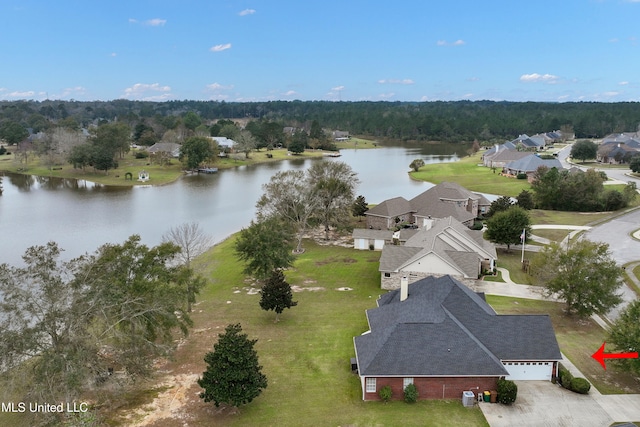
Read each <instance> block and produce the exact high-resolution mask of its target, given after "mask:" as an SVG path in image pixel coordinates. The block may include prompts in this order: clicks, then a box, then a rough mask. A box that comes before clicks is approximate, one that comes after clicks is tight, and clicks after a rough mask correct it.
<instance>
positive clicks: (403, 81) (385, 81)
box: [378, 79, 415, 85]
mask: <svg viewBox="0 0 640 427" xmlns="http://www.w3.org/2000/svg"><path fill="white" fill-rule="evenodd" d="M378 83H380V84H398V85H412V84H414V83H415V82H414V81H413V80H411V79H381V80H378Z"/></svg>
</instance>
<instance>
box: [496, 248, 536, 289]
mask: <svg viewBox="0 0 640 427" xmlns="http://www.w3.org/2000/svg"><path fill="white" fill-rule="evenodd" d="M496 251H497V252H498V263H497V264H498V267H502V268H506V269H507V270H509V276H510V277H511V280H513V281H514V282H515V283H519V284H521V285H534V284H535V283H534V278H533V277H532V276H530V275H529V274H527V273H526V272H524V271H522V261H521V260H522V251H521V250H518V248H511V251H510V252H507V251H506V250H505V249H500V248H498V249H496ZM535 255H536V252H529V251H527V250H526V248H525V251H524V259H528V260H531V259H533V257H534V256H535Z"/></svg>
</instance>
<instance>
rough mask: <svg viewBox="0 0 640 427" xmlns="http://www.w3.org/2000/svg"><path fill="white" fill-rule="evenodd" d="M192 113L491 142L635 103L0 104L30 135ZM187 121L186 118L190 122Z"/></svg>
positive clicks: (637, 112) (633, 120) (609, 126)
mask: <svg viewBox="0 0 640 427" xmlns="http://www.w3.org/2000/svg"><path fill="white" fill-rule="evenodd" d="M192 112H195V113H196V114H197V115H198V116H199V118H200V119H202V120H203V121H209V122H213V121H216V120H219V119H225V118H227V119H228V118H234V119H238V118H241V119H256V120H265V121H269V122H277V123H280V124H282V125H283V126H294V127H304V128H305V129H307V130H309V129H310V127H311V123H312V122H313V121H314V120H316V121H318V122H319V123H320V125H322V127H324V128H325V129H327V128H329V129H340V130H346V131H349V132H350V133H351V134H352V135H369V136H374V137H378V138H392V139H397V140H405V141H410V140H416V141H422V140H439V141H451V142H457V141H473V140H475V139H478V140H480V141H496V142H502V141H503V140H508V139H513V138H514V137H517V136H518V135H520V134H523V133H527V134H529V135H531V134H535V133H538V132H549V131H552V130H559V129H560V128H561V127H562V126H566V125H568V126H571V127H573V130H574V131H575V134H576V138H601V137H603V136H605V135H607V134H609V133H612V132H623V131H627V132H628V131H635V130H636V129H637V128H638V125H639V124H640V104H639V103H635V102H623V103H595V102H579V103H540V102H506V101H505V102H494V101H475V102H471V101H452V102H445V101H437V102H422V103H418V102H365V101H363V102H330V101H270V102H245V103H241V102H218V101H189V100H185V101H168V102H148V101H130V100H123V99H119V100H113V101H92V102H79V101H73V100H72V101H51V100H46V101H2V102H0V128H2V127H3V126H10V125H11V126H12V125H13V124H14V123H19V124H20V125H22V126H23V127H24V128H31V129H33V130H34V131H35V132H38V131H40V130H45V129H46V128H48V127H49V126H50V125H51V124H54V123H55V124H58V125H60V124H61V123H60V122H61V121H72V122H73V121H75V122H77V124H79V125H81V126H83V127H86V126H88V125H89V124H91V123H96V122H100V121H103V122H104V121H114V120H116V119H117V120H118V121H121V122H125V123H127V124H129V125H130V126H132V127H133V126H136V125H137V124H140V123H144V122H149V123H153V124H156V125H161V126H163V127H164V128H165V129H174V128H175V127H176V126H177V125H178V124H180V123H181V122H183V121H184V125H185V126H187V124H188V123H187V121H188V120H187V119H191V118H193V116H192V115H189V114H188V113H192ZM189 124H190V123H189Z"/></svg>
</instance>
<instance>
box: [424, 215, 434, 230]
mask: <svg viewBox="0 0 640 427" xmlns="http://www.w3.org/2000/svg"><path fill="white" fill-rule="evenodd" d="M434 222H435V221H434V220H433V219H432V218H431V215H429V216H427V219H425V220H424V229H425V230H431V228H432V227H433V223H434Z"/></svg>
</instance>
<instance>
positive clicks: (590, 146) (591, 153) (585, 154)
mask: <svg viewBox="0 0 640 427" xmlns="http://www.w3.org/2000/svg"><path fill="white" fill-rule="evenodd" d="M597 154H598V144H596V143H595V142H593V141H589V140H588V139H583V140H580V141H577V142H575V143H574V144H573V146H572V147H571V154H570V155H571V157H573V158H574V159H578V160H582V163H584V162H585V161H586V160H588V159H595V158H596V155H597Z"/></svg>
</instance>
